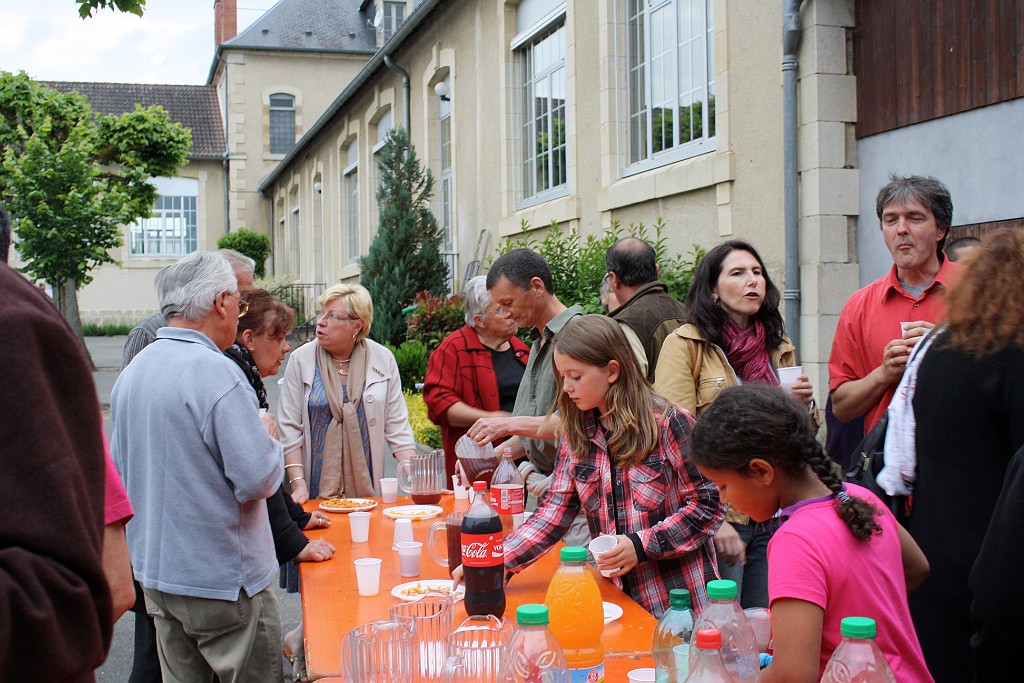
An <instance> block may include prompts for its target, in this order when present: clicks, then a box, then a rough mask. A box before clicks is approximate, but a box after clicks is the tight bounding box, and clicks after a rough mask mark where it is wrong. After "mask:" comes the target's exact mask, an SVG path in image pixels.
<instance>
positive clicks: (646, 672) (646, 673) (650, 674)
mask: <svg viewBox="0 0 1024 683" xmlns="http://www.w3.org/2000/svg"><path fill="white" fill-rule="evenodd" d="M626 677H627V678H628V679H629V683H653V682H654V669H651V668H644V669H633V670H632V671H630V672H628V673H627V674H626Z"/></svg>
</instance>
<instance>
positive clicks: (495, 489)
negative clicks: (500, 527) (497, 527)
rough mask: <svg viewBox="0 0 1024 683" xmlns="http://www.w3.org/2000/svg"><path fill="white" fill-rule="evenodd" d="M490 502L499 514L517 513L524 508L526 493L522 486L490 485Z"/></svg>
mask: <svg viewBox="0 0 1024 683" xmlns="http://www.w3.org/2000/svg"><path fill="white" fill-rule="evenodd" d="M491 504H492V505H494V508H495V509H496V510H497V511H498V514H499V515H518V514H520V513H522V512H523V511H524V510H525V509H526V493H525V491H524V490H523V487H522V486H509V487H508V488H505V487H503V486H492V487H491Z"/></svg>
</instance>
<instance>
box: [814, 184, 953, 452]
mask: <svg viewBox="0 0 1024 683" xmlns="http://www.w3.org/2000/svg"><path fill="white" fill-rule="evenodd" d="M875 210H876V212H877V214H878V218H879V220H880V221H881V229H882V238H883V239H884V240H885V246H886V247H888V249H889V253H890V254H892V260H893V266H892V269H891V270H890V271H889V273H888V274H886V275H885V276H883V277H881V278H879V279H878V280H875V281H874V282H872V283H871V284H869V285H868V286H867V287H864V288H863V289H860V290H858V291H857V292H855V293H854V294H853V296H851V297H850V298H849V299H848V300H847V302H846V305H845V306H843V312H842V313H841V314H840V316H839V326H838V327H837V329H836V335H835V339H834V341H833V342H832V355H831V356H830V357H829V362H828V371H829V390H830V391H831V397H832V410H833V412H834V413H835V416H836V417H837V418H839V419H840V420H842V421H843V422H849V421H850V420H852V419H853V418H855V417H858V416H860V415H863V416H864V433H865V434H866V433H867V432H869V431H871V428H872V427H874V425H875V423H876V422H878V420H879V418H881V416H882V414H883V413H884V412H885V409H886V408H887V407H888V406H889V401H890V400H891V399H892V396H893V393H894V392H895V390H896V385H897V384H898V383H899V381H900V378H901V377H902V376H903V370H904V369H905V368H906V365H907V360H908V359H909V357H910V352H911V350H912V349H913V348H914V345H915V344H917V342H918V341H919V340H920V339H921V337H922V336H923V335H925V334H927V332H928V330H930V329H931V328H932V327H934V324H935V323H936V322H938V321H940V320H942V319H943V318H944V317H945V315H946V292H947V291H948V288H949V287H950V286H951V285H952V284H953V283H954V282H955V281H956V278H957V277H958V275H959V273H960V271H962V269H963V266H960V265H958V264H956V263H953V262H952V261H949V260H948V259H946V258H945V256H944V255H943V253H942V246H943V244H944V243H945V241H946V236H947V235H948V234H949V227H950V225H951V224H952V221H953V201H952V199H951V198H950V196H949V189H947V188H946V186H945V185H943V184H942V183H941V182H940V181H938V180H936V179H935V178H930V177H922V176H907V177H905V178H897V177H895V176H893V178H892V179H891V180H890V182H889V184H887V185H886V186H885V187H883V188H882V189H881V190H879V192H878V198H877V199H876V200H875Z"/></svg>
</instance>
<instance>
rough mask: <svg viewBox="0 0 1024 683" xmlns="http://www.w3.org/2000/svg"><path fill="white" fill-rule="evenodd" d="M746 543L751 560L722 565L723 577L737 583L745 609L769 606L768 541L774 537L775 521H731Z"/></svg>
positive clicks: (720, 567)
mask: <svg viewBox="0 0 1024 683" xmlns="http://www.w3.org/2000/svg"><path fill="white" fill-rule="evenodd" d="M730 524H732V525H733V527H735V529H736V533H738V534H739V535H740V539H741V540H742V541H743V543H744V544H745V545H746V551H747V563H746V564H743V565H740V564H725V563H724V562H722V563H720V564H719V565H718V571H719V573H720V574H721V575H722V578H723V579H729V580H730V581H735V582H736V588H737V596H738V597H739V601H740V606H741V607H743V609H747V608H748V607H768V541H769V540H770V539H771V537H772V533H773V531H772V524H771V520H769V521H767V522H751V523H750V524H736V523H734V522H730Z"/></svg>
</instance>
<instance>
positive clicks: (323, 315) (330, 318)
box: [316, 311, 359, 323]
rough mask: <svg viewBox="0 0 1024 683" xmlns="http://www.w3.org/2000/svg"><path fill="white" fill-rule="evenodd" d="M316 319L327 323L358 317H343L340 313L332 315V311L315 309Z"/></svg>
mask: <svg viewBox="0 0 1024 683" xmlns="http://www.w3.org/2000/svg"><path fill="white" fill-rule="evenodd" d="M316 319H317V320H326V321H327V322H329V323H340V322H347V321H351V320H359V318H343V317H341V316H340V315H334V314H333V313H327V312H325V311H317V314H316Z"/></svg>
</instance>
